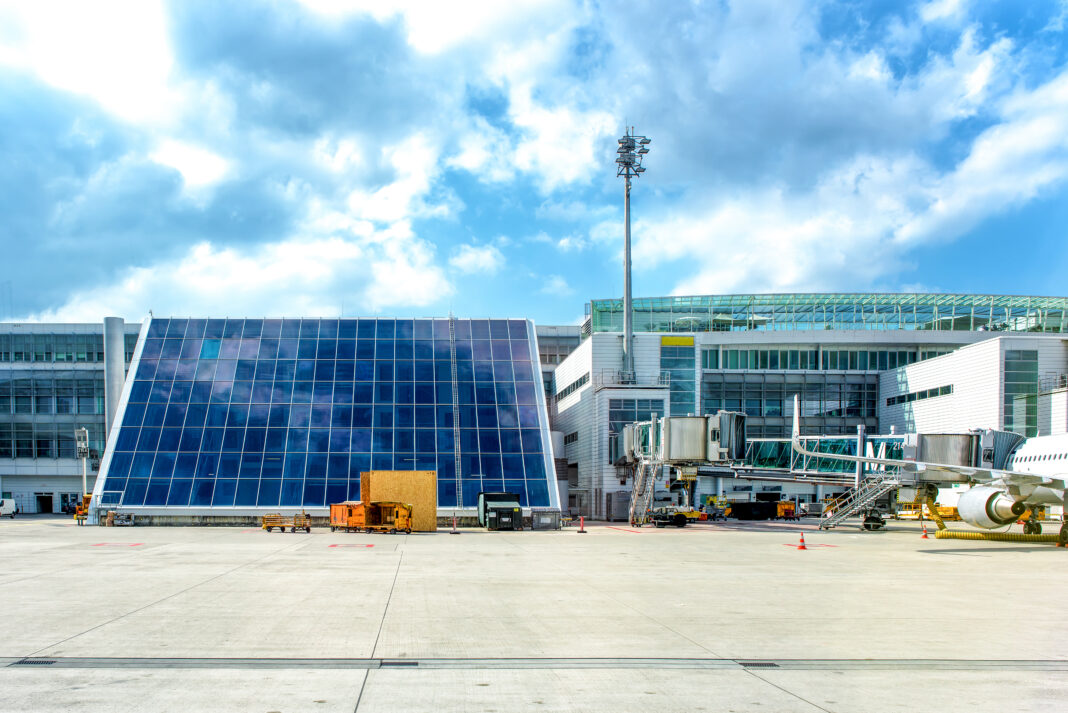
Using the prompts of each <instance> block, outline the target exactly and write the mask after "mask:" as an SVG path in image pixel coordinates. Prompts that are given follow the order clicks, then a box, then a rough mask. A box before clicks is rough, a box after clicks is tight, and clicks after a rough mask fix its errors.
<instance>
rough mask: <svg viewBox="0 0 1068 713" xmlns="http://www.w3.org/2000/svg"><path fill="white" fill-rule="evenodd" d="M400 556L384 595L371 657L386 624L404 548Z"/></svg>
mask: <svg viewBox="0 0 1068 713" xmlns="http://www.w3.org/2000/svg"><path fill="white" fill-rule="evenodd" d="M399 554H400V556H399V557H397V571H396V572H394V573H393V584H391V585H389V595H388V596H387V597H386V606H384V607H382V621H380V622H378V633H377V634H375V645H374V646H372V647H371V658H372V659H373V658H374V657H375V652H376V651H378V640H379V639H381V638H382V629H383V628H385V626H386V614H388V613H389V603H390V602H391V601H392V600H393V590H394V588H396V586H397V577H399V576H400V568H401V562H402V561H404V550H401V551H400V553H399Z"/></svg>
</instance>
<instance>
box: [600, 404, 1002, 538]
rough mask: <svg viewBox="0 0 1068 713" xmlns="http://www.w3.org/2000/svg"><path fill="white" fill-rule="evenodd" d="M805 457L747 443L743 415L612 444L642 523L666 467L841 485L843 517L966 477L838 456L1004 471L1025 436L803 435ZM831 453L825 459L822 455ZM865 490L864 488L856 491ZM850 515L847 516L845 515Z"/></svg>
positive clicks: (624, 435) (630, 434) (684, 423)
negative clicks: (628, 471) (849, 493)
mask: <svg viewBox="0 0 1068 713" xmlns="http://www.w3.org/2000/svg"><path fill="white" fill-rule="evenodd" d="M799 438H800V440H801V442H802V446H803V448H804V449H805V450H808V451H810V452H812V453H801V452H798V451H797V450H795V449H794V448H793V447H792V444H791V441H790V439H785V438H784V439H772V438H760V439H747V438H746V435H745V414H743V413H737V412H729V411H721V412H719V413H717V414H714V415H711V416H667V417H663V418H656V419H652V420H650V421H644V422H638V423H632V424H628V425H626V426H624V427H623V430H622V432H621V433H620V434H619V435H618V436H617V439H618V440H617V442H616V443H615V444H614V452H615V453H617V454H619V455H618V458H617V460H616V464H617V465H630V466H632V467H633V474H634V480H633V489H632V491H631V502H630V521H631V522H632V523H634V524H641V523H642V522H644V521H645V516H646V513H647V512H648V510H649V507H650V505H651V503H652V498H653V484H654V482H655V480H656V478H657V476H658V475H660V474H661V473H662V472H663V469H664V467H665V466H666V467H669V468H670V469H671V470H672V471H674V473H675V475H676V476H677V478H678V480H680V481H683V482H690V483H692V482H695V481H696V480H697V477H698V475H703V476H715V477H727V478H738V479H747V480H775V481H783V482H795V483H810V484H813V485H835V486H840V487H845V488H850V489H853V488H856V491H857V492H856V493H855V496H856V497H851V498H850V507H848V508H845V509H844V510H843V508H841V507H839V508H838V511H837V512H838V513H840V514H841V517H842V518H844V517H848V516H850V515H852V514H855V512H854V511H856V512H859V510H861V509H863V508H865V507H870V505H871V503H872V502H873V501H874V500H875V499H876V498H878V497H880V496H882V495H885V494H886V493H887V492H890V491H891V490H894V489H896V488H900V487H905V488H916V489H917V490H919V489H923V488H925V487H926V486H927V485H933V486H937V485H949V484H951V483H954V482H961V481H963V480H965V478H964V477H963V476H956V475H954V474H951V473H948V472H946V471H920V472H908V473H899V472H897V469H895V468H891V469H889V471H888V469H887V468H885V467H883V466H878V465H872V464H863V465H862V466H861V470H860V471H859V472H858V471H857V466H856V464H855V463H853V462H849V461H844V460H840V459H834V458H833V456H836V455H837V456H843V455H844V456H858V455H859V456H864V457H868V458H875V459H890V460H914V461H926V462H933V463H942V464H945V465H955V466H966V467H975V468H994V469H998V468H1003V467H1004V465H1005V463H1006V462H1007V460H1008V458H1009V456H1010V455H1011V454H1012V452H1013V451H1014V450H1015V449H1016V448H1017V447H1019V445H1020V443H1022V442H1023V437H1022V436H1020V435H1018V434H1015V433H1009V432H1005V431H994V430H976V431H971V432H968V433H928V434H924V433H907V434H890V435H874V436H867V437H859V438H858V437H857V436H852V435H849V436H845V435H843V436H800V437H799ZM821 453H826V454H827V456H829V457H827V458H822V457H820V455H819V454H821ZM858 485H859V487H858ZM846 511H848V512H846Z"/></svg>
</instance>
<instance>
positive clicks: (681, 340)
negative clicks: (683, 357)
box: [660, 337, 693, 347]
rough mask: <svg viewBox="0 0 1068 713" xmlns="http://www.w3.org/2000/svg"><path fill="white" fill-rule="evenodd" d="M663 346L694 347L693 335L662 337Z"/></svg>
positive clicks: (661, 344)
mask: <svg viewBox="0 0 1068 713" xmlns="http://www.w3.org/2000/svg"><path fill="white" fill-rule="evenodd" d="M660 346H662V347H692V346H693V337H660Z"/></svg>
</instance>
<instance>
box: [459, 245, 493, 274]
mask: <svg viewBox="0 0 1068 713" xmlns="http://www.w3.org/2000/svg"><path fill="white" fill-rule="evenodd" d="M449 264H450V265H452V266H453V267H454V268H455V269H456V270H458V271H459V272H462V273H467V274H474V273H483V274H488V275H492V274H493V273H495V272H497V271H498V270H500V269H501V267H502V266H503V265H504V255H503V254H501V251H500V250H498V249H497V248H495V247H494V246H492V245H482V246H478V245H461V246H460V247H459V249H458V250H457V251H456V253H455V254H453V256H452V257H451V258H449Z"/></svg>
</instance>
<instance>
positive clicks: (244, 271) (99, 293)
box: [26, 222, 453, 322]
mask: <svg viewBox="0 0 1068 713" xmlns="http://www.w3.org/2000/svg"><path fill="white" fill-rule="evenodd" d="M452 292H453V287H452V285H451V284H450V283H449V281H448V280H447V279H446V277H445V275H444V273H443V272H442V270H441V269H440V268H439V267H437V266H436V265H435V264H434V261H433V248H432V246H430V245H428V244H427V243H425V242H424V241H421V240H419V239H417V238H415V237H414V236H413V235H412V234H411V231H410V228H409V227H408V226H407V224H406V223H403V222H402V223H399V224H397V225H394V226H391V227H390V228H389V229H387V230H385V231H382V232H380V233H375V234H373V235H370V236H365V237H362V238H361V237H353V236H347V237H346V236H343V235H322V236H319V237H294V238H290V239H287V240H283V241H279V242H275V243H266V244H261V245H257V246H254V247H251V248H247V249H242V248H230V247H217V246H213V245H211V244H210V243H207V242H204V243H200V244H198V245H195V246H193V247H192V248H191V249H189V250H188V251H187V252H186V253H185V254H184V255H182V256H180V257H178V258H176V259H174V260H169V261H164V262H159V263H156V264H151V265H144V266H140V267H132V268H128V269H126V270H124V271H123V273H122V274H121V275H120V276H119V277H118V278H117V279H116V281H114V283H112V284H110V285H105V286H101V287H96V288H91V289H87V290H81V291H78V292H76V293H74V294H73V295H72V296H71V297H70V299H69V300H68V301H67V302H66V303H65V304H63V305H61V306H59V307H57V308H55V309H49V310H45V311H43V312H40V313H38V314H35V315H31V316H30V317H28V318H27V319H26V321H43V322H94V321H99V320H100V317H101V315H109V314H114V315H122V316H125V317H128V318H137V317H140V316H142V315H144V314H145V313H146V312H147V311H148V310H149V309H151V310H153V311H154V312H155V313H156V314H203V315H216V316H225V315H227V314H229V315H249V316H258V315H264V316H296V315H325V316H330V315H337V314H340V313H341V307H342V304H344V306H345V312H346V313H347V314H351V313H353V310H362V311H364V312H378V311H380V310H384V309H391V308H404V307H422V306H427V305H432V304H435V303H436V302H438V301H440V300H442V299H443V298H445V297H448V296H449V295H451V294H452Z"/></svg>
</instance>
